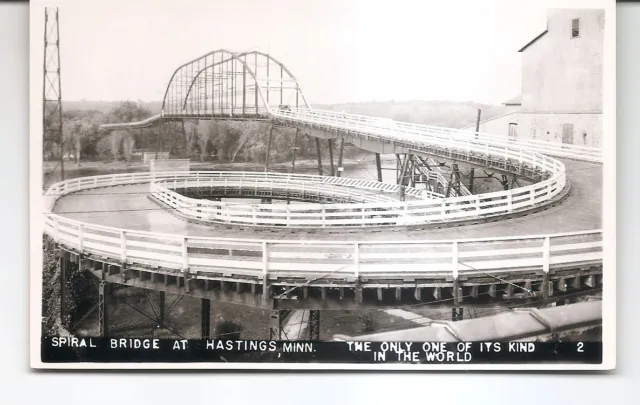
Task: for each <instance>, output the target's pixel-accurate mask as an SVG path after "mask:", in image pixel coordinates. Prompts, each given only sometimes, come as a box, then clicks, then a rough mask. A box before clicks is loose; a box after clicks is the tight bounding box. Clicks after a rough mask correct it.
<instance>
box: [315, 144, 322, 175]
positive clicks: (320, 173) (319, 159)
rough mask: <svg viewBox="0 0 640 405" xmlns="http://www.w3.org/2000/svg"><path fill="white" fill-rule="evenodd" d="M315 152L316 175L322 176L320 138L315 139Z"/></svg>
mask: <svg viewBox="0 0 640 405" xmlns="http://www.w3.org/2000/svg"><path fill="white" fill-rule="evenodd" d="M316 152H317V154H318V174H319V175H320V176H322V152H321V151H320V138H316Z"/></svg>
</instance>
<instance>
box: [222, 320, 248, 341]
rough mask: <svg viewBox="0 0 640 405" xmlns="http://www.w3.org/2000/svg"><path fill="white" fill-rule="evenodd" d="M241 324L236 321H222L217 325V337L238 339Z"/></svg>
mask: <svg viewBox="0 0 640 405" xmlns="http://www.w3.org/2000/svg"><path fill="white" fill-rule="evenodd" d="M241 333H242V324H240V323H239V322H236V321H222V322H220V324H219V325H218V327H217V337H218V338H221V339H232V340H233V339H240V334H241Z"/></svg>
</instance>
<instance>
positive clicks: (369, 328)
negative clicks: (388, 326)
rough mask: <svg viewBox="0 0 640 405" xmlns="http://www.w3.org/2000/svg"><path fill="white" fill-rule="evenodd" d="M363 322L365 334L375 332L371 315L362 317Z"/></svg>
mask: <svg viewBox="0 0 640 405" xmlns="http://www.w3.org/2000/svg"><path fill="white" fill-rule="evenodd" d="M361 321H362V323H363V324H364V331H365V332H373V331H374V325H373V318H372V317H371V315H369V314H365V315H362V318H361Z"/></svg>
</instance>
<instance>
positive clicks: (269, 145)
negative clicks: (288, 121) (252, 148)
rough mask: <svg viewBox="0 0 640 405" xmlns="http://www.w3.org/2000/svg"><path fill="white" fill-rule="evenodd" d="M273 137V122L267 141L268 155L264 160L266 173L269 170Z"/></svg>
mask: <svg viewBox="0 0 640 405" xmlns="http://www.w3.org/2000/svg"><path fill="white" fill-rule="evenodd" d="M272 138H273V124H271V128H269V141H268V142H267V156H266V157H265V160H264V171H265V173H266V172H268V171H269V155H270V154H271V139H272Z"/></svg>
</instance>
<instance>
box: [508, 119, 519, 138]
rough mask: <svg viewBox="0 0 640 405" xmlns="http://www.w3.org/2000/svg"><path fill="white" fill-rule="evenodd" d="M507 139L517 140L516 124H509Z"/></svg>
mask: <svg viewBox="0 0 640 405" xmlns="http://www.w3.org/2000/svg"><path fill="white" fill-rule="evenodd" d="M509 138H511V139H517V138H518V124H516V123H515V122H510V123H509Z"/></svg>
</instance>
